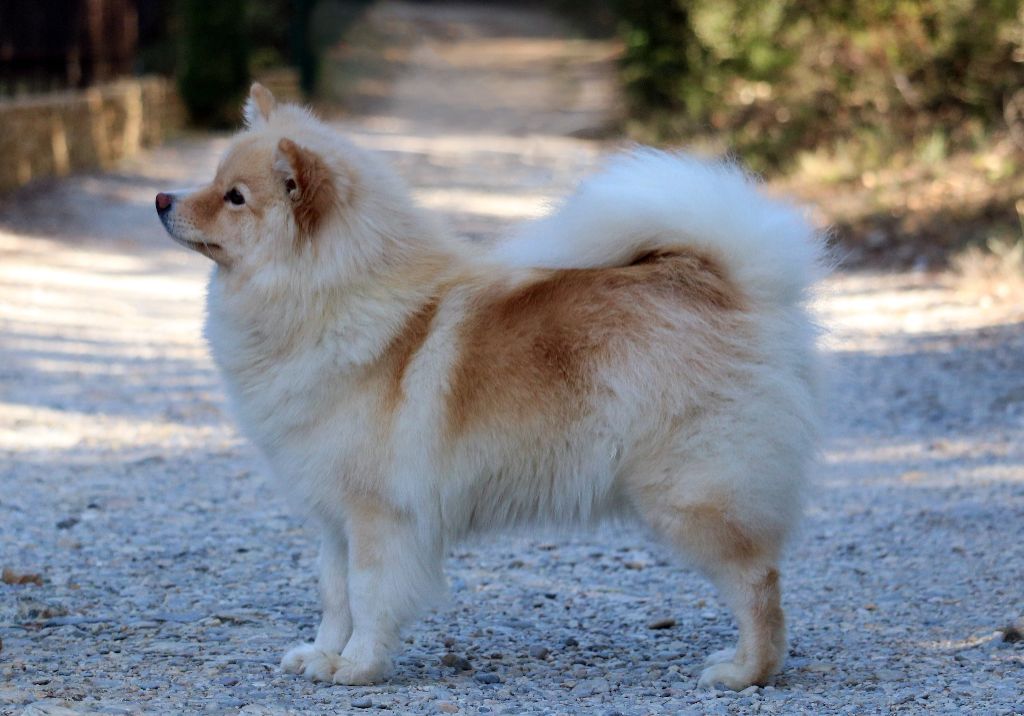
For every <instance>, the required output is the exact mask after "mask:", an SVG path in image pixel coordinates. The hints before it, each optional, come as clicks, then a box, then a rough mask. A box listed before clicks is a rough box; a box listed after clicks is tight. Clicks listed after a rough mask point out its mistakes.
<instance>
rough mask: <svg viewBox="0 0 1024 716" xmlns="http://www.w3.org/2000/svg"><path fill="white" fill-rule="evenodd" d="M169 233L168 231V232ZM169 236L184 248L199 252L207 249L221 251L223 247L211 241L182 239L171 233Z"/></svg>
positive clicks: (204, 251)
mask: <svg viewBox="0 0 1024 716" xmlns="http://www.w3.org/2000/svg"><path fill="white" fill-rule="evenodd" d="M168 233H170V232H168ZM171 238H172V239H174V240H175V241H177V242H178V243H179V244H181V245H182V246H184V247H185V248H188V249H192V250H193V251H198V252H200V253H206V252H207V251H223V250H224V249H223V247H222V246H221V245H220V244H215V243H213V242H212V241H193V240H191V239H183V238H181V237H180V236H175V235H174V234H171Z"/></svg>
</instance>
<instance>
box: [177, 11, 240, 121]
mask: <svg viewBox="0 0 1024 716" xmlns="http://www.w3.org/2000/svg"><path fill="white" fill-rule="evenodd" d="M178 7H179V9H180V13H181V20H182V45H181V66H180V68H179V72H178V86H179V88H180V90H181V96H182V99H183V100H184V101H185V106H186V107H187V108H188V111H189V115H190V116H191V118H192V119H193V121H195V122H197V123H200V124H205V125H209V126H221V127H226V126H231V125H233V124H235V123H236V121H235V118H236V117H237V115H238V105H239V103H240V102H241V100H242V97H244V95H245V92H246V90H247V89H248V84H249V51H250V46H249V36H248V32H247V27H246V22H245V2H244V0H218V2H209V1H208V0H178Z"/></svg>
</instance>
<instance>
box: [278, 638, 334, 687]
mask: <svg viewBox="0 0 1024 716" xmlns="http://www.w3.org/2000/svg"><path fill="white" fill-rule="evenodd" d="M340 664H341V656H339V655H338V654H332V653H331V652H329V651H324V650H323V649H321V648H320V647H318V646H316V645H315V644H299V645H298V646H297V647H295V648H293V649H289V650H288V653H286V654H285V655H284V658H282V659H281V669H282V670H284V671H286V672H288V673H289V674H301V675H302V676H305V677H306V678H307V679H310V680H312V681H326V682H328V683H329V682H330V681H332V680H333V678H334V673H335V672H336V671H337V670H338V667H339V665H340Z"/></svg>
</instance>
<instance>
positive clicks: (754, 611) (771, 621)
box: [644, 501, 786, 690]
mask: <svg viewBox="0 0 1024 716" xmlns="http://www.w3.org/2000/svg"><path fill="white" fill-rule="evenodd" d="M644 513H645V516H646V518H647V520H648V523H649V524H650V525H651V526H652V527H653V528H654V529H655V531H656V532H658V533H659V534H660V535H661V536H662V537H663V538H665V539H666V540H667V541H668V542H669V543H670V544H671V545H672V546H674V547H675V548H677V549H679V550H680V551H681V552H682V553H683V554H684V556H685V557H687V558H688V560H689V561H692V562H694V563H696V565H697V566H698V567H699V568H700V569H701V570H702V571H703V572H704V573H705V574H707V575H708V577H710V579H711V580H712V582H713V583H714V584H715V586H716V587H717V588H718V590H719V592H720V593H721V596H722V599H723V600H724V601H725V603H726V605H727V606H728V607H729V609H730V610H731V611H732V613H733V615H734V617H735V618H736V622H737V624H738V626H739V642H738V644H737V646H736V648H735V649H734V650H727V651H723V652H718V653H716V654H714V655H713V656H712V657H711V658H710V659H709V661H708V664H707V666H706V668H705V669H704V671H703V673H702V674H701V677H700V682H699V683H700V685H701V686H705V687H713V686H715V685H716V684H719V683H721V684H724V685H725V686H726V687H728V688H730V689H736V690H740V689H743V688H746V687H747V686H750V685H751V684H762V683H764V682H765V681H766V680H767V679H768V678H769V677H771V676H772V675H774V674H776V673H777V672H778V671H779V669H780V668H781V667H782V662H783V660H784V659H785V654H786V627H785V617H784V615H783V611H782V606H781V603H780V589H779V572H778V567H777V565H778V553H779V548H780V546H781V534H775V533H773V532H772V531H771V530H760V531H759V532H758V533H757V534H756V536H755V533H754V531H753V530H751V529H750V528H749V527H745V526H744V525H745V524H746V523H744V522H742V521H741V520H739V519H738V518H737V517H736V516H735V515H734V514H733V513H732V512H731V508H730V507H729V505H728V502H727V501H716V502H696V503H689V504H683V505H672V504H671V503H670V502H669V503H666V502H660V503H658V504H649V505H648V506H647V507H646V508H645V510H644Z"/></svg>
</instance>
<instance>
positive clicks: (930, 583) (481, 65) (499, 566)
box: [0, 3, 1024, 714]
mask: <svg viewBox="0 0 1024 716" xmlns="http://www.w3.org/2000/svg"><path fill="white" fill-rule="evenodd" d="M374 12H375V13H376V18H377V21H378V22H384V23H385V24H386V25H387V24H388V23H392V24H391V25H390V26H397V25H398V24H401V23H405V24H406V26H407V27H411V28H414V29H415V32H414V33H413V34H412V36H413V37H414V38H415V39H414V40H413V41H410V42H406V44H405V45H404V46H402V47H400V48H395V50H394V53H393V54H394V57H395V58H396V59H395V61H396V62H397V63H398V67H396V68H392V71H391V72H390V73H389V74H388V73H386V74H384V75H381V76H382V77H383V79H380V81H379V82H378V83H377V84H376V85H374V84H373V83H372V82H371V83H370V84H369V85H365V86H363V91H370V90H373V88H374V87H376V88H377V90H378V94H377V96H376V100H375V101H374V102H369V103H367V104H366V105H365V107H366V109H365V111H364V112H363V113H362V114H360V115H358V116H350V117H348V118H346V119H345V120H344V121H342V122H341V123H340V126H341V128H342V129H343V130H344V131H346V132H348V133H349V134H350V135H351V136H353V137H354V139H355V140H356V141H357V142H359V143H360V144H362V145H364V146H367V147H371V148H373V149H376V150H379V151H381V152H383V153H384V154H385V155H386V156H387V157H388V159H389V160H390V161H392V162H393V163H394V164H395V165H396V166H397V167H398V168H399V170H400V171H401V172H402V173H403V174H404V175H405V176H406V177H407V178H408V180H409V181H410V183H411V184H412V185H413V186H414V187H415V189H416V194H417V197H418V198H419V200H420V201H421V202H422V203H424V204H425V205H427V206H429V207H432V208H434V209H436V210H437V211H439V212H441V213H442V214H443V215H445V216H446V217H447V218H448V220H449V221H450V222H451V224H452V225H453V226H454V227H455V228H456V229H457V230H458V231H460V232H461V233H463V234H465V235H468V236H471V237H474V238H484V239H486V238H491V237H494V236H496V235H497V234H498V233H499V232H500V231H501V230H502V229H503V228H504V227H506V226H508V225H509V224H510V223H512V222H515V221H519V220H521V219H523V218H527V217H530V216H534V215H536V214H538V213H539V212H542V211H543V210H544V208H545V205H546V203H547V202H548V201H550V200H551V199H552V198H555V197H557V196H559V195H561V194H563V193H564V192H565V191H567V190H568V189H569V188H570V187H571V186H572V185H573V183H574V182H575V181H576V180H578V179H579V178H580V177H581V176H582V175H583V174H585V173H586V172H588V171H590V170H591V169H592V168H593V167H594V166H595V165H596V163H597V161H598V157H599V156H600V154H601V153H602V152H604V151H607V150H608V149H609V147H608V145H605V144H600V143H597V142H594V141H590V140H587V139H583V138H581V137H586V136H596V135H600V134H601V133H602V132H603V128H605V127H607V124H608V121H609V116H608V110H607V109H606V108H607V107H608V106H610V105H612V104H613V97H614V92H613V85H612V82H611V79H610V78H611V74H610V67H609V64H608V62H609V48H608V47H606V46H601V45H600V44H592V43H581V42H574V43H568V44H567V43H565V42H563V41H562V40H561V39H560V38H561V37H562V35H563V33H564V28H563V27H561V26H560V25H559V24H558V23H557V22H556V21H555V20H553V19H552V18H551V17H549V16H547V15H544V14H542V13H539V12H536V11H533V10H523V9H518V8H517V9H501V8H496V7H491V6H489V7H486V8H472V7H465V6H455V5H439V4H423V5H415V6H403V5H399V4H387V3H385V4H382V5H380V6H379V7H378V8H377V9H376V10H375V11H374ZM408 36H409V35H408V34H407V35H406V37H408ZM380 52H381V54H382V56H387V55H388V52H389V48H388V46H386V45H382V46H381V48H380ZM225 141H226V140H225V139H224V138H208V137H193V138H186V139H182V140H180V141H177V142H174V143H172V144H169V145H167V146H165V147H163V148H160V149H158V150H155V151H152V152H149V153H148V154H146V155H145V156H143V157H140V158H138V159H136V160H133V161H132V162H130V163H126V164H124V165H122V166H121V167H120V168H119V169H118V170H117V171H115V172H111V173H107V174H95V175H88V176H80V177H75V178H72V179H68V180H66V181H62V182H59V183H55V184H51V185H44V186H38V187H34V188H30V189H28V190H26V191H23V192H20V193H18V194H15V195H13V196H7V197H3V198H0V566H2V567H6V568H8V569H10V570H11V573H10V579H9V580H7V581H17V580H16V577H17V576H18V575H21V576H24V577H26V578H31V576H33V575H39V578H40V580H41V581H42V584H41V585H36V584H34V583H31V581H30V583H27V584H6V583H0V638H2V640H3V644H2V650H0V713H5V714H6V713H22V712H24V713H53V714H57V713H69V712H73V713H83V712H101V713H138V712H143V711H144V712H147V713H172V712H174V713H197V712H202V711H210V712H216V713H222V712H238V711H241V712H243V713H247V714H264V713H313V712H320V711H327V712H331V713H347V712H349V711H350V710H354V709H362V708H373V707H375V708H380V709H385V710H389V711H391V712H393V713H398V714H406V713H414V714H420V713H423V714H428V713H429V714H434V713H464V714H476V713H508V714H523V713H555V714H567V713H597V714H613V713H620V714H649V713H650V714H654V713H658V714H660V713H713V714H714V713H723V714H724V713H755V712H761V713H785V714H791V713H815V714H820V713H851V714H865V713H913V712H921V713H924V712H927V713H964V712H967V711H972V712H976V713H994V714H1012V713H1021V712H1022V711H1024V698H1022V696H1021V689H1020V684H1021V683H1022V682H1024V641H1016V642H1015V641H1014V636H1013V635H1014V632H1013V631H1012V630H1011V629H1009V628H1008V627H1009V625H1011V624H1012V623H1014V622H1015V621H1018V620H1020V618H1021V617H1022V615H1024V602H1022V590H1021V584H1022V575H1024V324H1022V320H1024V311H1022V310H1021V309H1019V308H1014V307H999V306H991V305H990V306H987V307H983V306H982V305H981V304H980V303H979V302H978V301H977V299H975V298H972V297H970V296H967V295H962V294H960V293H958V292H957V291H956V290H955V282H953V281H952V280H951V279H950V277H948V276H946V275H943V274H925V273H916V274H890V275H872V274H870V273H860V274H856V275H846V274H843V273H842V272H840V273H839V274H837V275H836V276H835V277H834V278H832V279H830V280H829V281H828V282H826V283H825V284H824V285H823V286H822V287H821V289H820V298H819V300H818V307H819V309H820V312H821V316H822V321H823V323H824V325H825V326H826V327H827V329H828V335H827V337H826V338H825V346H826V350H827V352H828V354H829V356H830V360H831V364H832V371H831V373H832V376H833V386H832V390H831V398H830V400H829V417H830V427H829V440H828V443H827V445H826V447H825V450H824V455H823V460H822V465H821V468H820V470H819V471H818V474H817V475H816V478H815V480H814V482H815V485H816V491H815V494H814V496H813V498H812V500H811V503H810V506H809V509H808V516H807V520H806V525H805V528H804V530H803V531H802V533H801V534H800V536H799V537H798V539H797V540H796V541H795V542H794V544H793V548H792V550H791V552H790V556H789V558H788V559H787V560H786V563H785V567H784V588H785V597H784V599H785V604H786V607H787V609H788V615H789V622H790V625H791V641H792V651H791V657H790V660H789V663H788V666H787V668H786V669H785V671H784V673H783V674H782V675H780V676H779V677H778V678H777V679H776V680H775V681H774V682H773V684H772V685H771V686H768V687H765V688H762V689H757V688H754V689H750V690H748V691H745V692H743V693H741V694H732V693H729V694H724V693H718V692H699V691H697V690H696V689H695V686H696V674H697V673H698V672H699V667H700V665H701V661H702V660H703V658H704V656H705V655H706V654H707V653H709V652H711V651H713V650H715V649H719V648H722V647H724V646H728V645H731V643H732V641H733V639H734V635H735V629H734V626H733V624H732V622H731V620H730V617H729V616H728V614H727V613H726V612H725V611H724V609H723V607H722V606H721V605H720V603H719V602H718V600H717V598H716V597H715V595H714V594H713V592H712V591H711V589H710V587H709V586H708V585H707V583H706V582H705V580H704V579H702V578H700V577H699V576H698V575H696V574H694V573H693V572H691V571H688V570H686V569H685V568H682V567H680V566H678V565H676V564H675V563H674V562H672V561H671V559H670V557H669V555H668V554H666V553H665V552H663V551H662V550H660V549H659V548H657V547H655V546H654V545H652V544H651V543H649V542H648V541H647V540H646V539H645V538H644V537H643V536H642V535H639V534H636V533H633V532H628V531H627V532H622V531H620V530H617V529H610V528H602V529H601V530H600V531H599V532H597V533H595V534H593V535H589V536H583V537H580V538H577V539H564V538H554V537H550V538H540V539H536V538H535V539H502V540H500V541H498V542H494V543H486V544H482V545H472V546H467V547H465V548H460V549H458V550H456V551H455V552H454V553H453V554H452V555H451V556H450V559H449V564H448V567H449V575H450V580H451V586H452V589H451V593H450V597H449V600H448V602H447V603H446V604H445V605H444V607H443V608H441V609H440V610H438V611H435V612H433V613H431V614H430V615H429V616H428V617H427V618H426V619H424V620H423V621H421V622H419V623H418V624H416V625H415V627H414V628H413V629H412V630H410V632H409V635H408V639H407V640H406V643H405V645H404V649H403V652H402V654H401V656H400V658H399V660H398V665H397V670H396V673H395V674H394V676H393V678H392V679H391V681H389V682H388V683H386V684H382V685H380V686H374V687H366V688H347V687H325V686H321V685H314V684H311V683H309V682H306V681H304V680H302V679H299V678H296V677H292V676H287V675H284V674H282V673H280V672H279V670H278V669H277V663H278V660H279V658H280V656H281V654H282V653H283V652H284V650H285V649H287V648H288V647H289V646H291V645H292V644H294V643H295V642H297V641H299V640H308V639H310V638H311V637H312V634H313V632H314V629H315V625H316V621H317V619H318V605H317V600H316V596H315V577H314V564H313V562H314V557H315V552H316V545H315V541H314V540H315V536H314V535H313V534H312V533H311V532H310V531H308V530H307V529H306V528H305V527H304V526H303V525H302V524H301V523H300V522H299V520H298V519H296V518H295V517H294V516H293V513H292V512H290V511H289V509H288V506H287V505H286V503H285V501H284V500H283V499H282V498H281V497H280V496H279V495H278V494H276V493H275V491H274V489H273V488H272V486H271V484H270V483H269V482H268V481H267V480H265V479H264V477H263V476H262V475H261V474H260V473H259V469H258V466H257V464H256V462H255V460H254V456H253V452H252V451H251V449H250V448H249V447H248V446H246V445H245V444H244V443H243V442H242V441H241V440H240V439H239V438H238V437H237V435H236V433H235V430H234V428H233V426H232V425H231V422H230V420H229V418H228V417H227V415H226V413H225V405H224V399H223V396H222V393H221V390H220V387H219V385H218V382H217V377H216V375H215V373H214V371H213V368H212V365H211V363H210V360H209V357H208V354H207V352H206V349H205V347H204V345H203V342H202V339H201V319H202V310H203V309H202V303H203V291H204V284H205V280H206V276H207V272H208V269H209V267H208V265H207V264H206V262H205V260H204V259H202V258H201V257H199V256H196V255H194V254H191V253H188V252H185V251H184V250H182V249H179V248H178V247H177V246H176V245H174V244H172V243H171V242H170V240H169V239H168V238H167V237H166V236H165V235H164V233H163V230H162V229H161V227H160V226H159V223H158V222H157V219H156V216H155V213H154V211H153V208H152V201H153V195H154V194H155V193H156V192H157V191H160V190H164V189H167V188H173V187H176V186H182V185H189V184H196V183H200V182H202V181H205V180H206V179H208V177H209V176H211V175H212V172H213V169H214V167H215V165H216V161H217V157H218V155H219V153H220V151H221V150H222V149H223V147H224V145H225ZM823 210H824V214H825V215H826V216H827V207H823ZM666 619H671V620H674V625H673V626H671V627H669V628H660V629H651V628H649V625H650V624H652V623H653V622H656V621H658V620H666ZM446 653H454V654H456V655H458V656H459V657H464V658H465V659H466V660H468V664H469V666H470V668H469V669H464V670H458V669H457V668H456V667H452V666H446V665H443V664H442V662H441V657H443V656H444V655H445V654H446ZM448 663H455V664H459V663H460V662H459V661H458V660H457V659H449V661H448ZM32 704H34V705H33V706H29V705H32ZM61 709H67V711H62V710H61Z"/></svg>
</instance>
